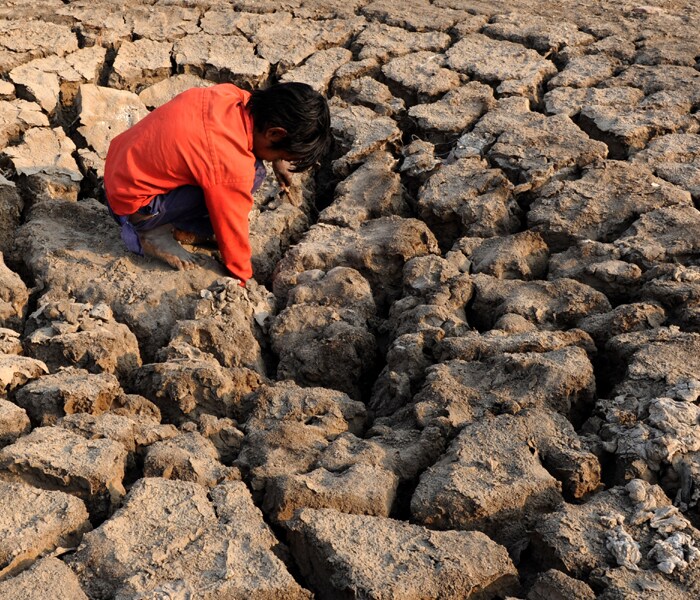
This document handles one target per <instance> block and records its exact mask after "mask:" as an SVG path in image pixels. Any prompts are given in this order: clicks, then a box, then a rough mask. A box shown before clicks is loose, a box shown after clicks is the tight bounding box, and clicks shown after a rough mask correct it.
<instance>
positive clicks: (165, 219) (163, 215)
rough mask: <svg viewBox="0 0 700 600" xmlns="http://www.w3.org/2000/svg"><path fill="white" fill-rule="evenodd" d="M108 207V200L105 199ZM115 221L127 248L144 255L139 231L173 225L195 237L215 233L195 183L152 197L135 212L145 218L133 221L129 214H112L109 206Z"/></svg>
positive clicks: (208, 235)
mask: <svg viewBox="0 0 700 600" xmlns="http://www.w3.org/2000/svg"><path fill="white" fill-rule="evenodd" d="M107 206H109V199H108V200H107ZM109 211H110V213H111V215H112V216H113V217H114V219H115V221H117V223H119V225H121V228H122V230H121V237H122V240H123V241H124V244H125V245H126V247H127V249H128V250H130V251H131V252H135V253H136V254H140V255H141V256H143V248H141V242H140V241H139V236H138V232H139V231H149V230H151V229H155V228H156V227H160V226H161V225H172V226H173V227H175V228H177V229H181V230H182V231H187V232H189V233H194V234H196V235H198V236H205V237H210V236H212V235H214V229H213V227H212V225H211V219H210V218H209V212H208V211H207V205H206V203H205V202H204V192H203V191H202V188H200V187H197V186H196V185H184V186H182V187H179V188H175V189H174V190H172V191H170V192H168V193H167V194H159V195H158V196H154V198H153V200H151V201H150V202H149V203H148V204H146V205H145V206H142V207H141V208H140V209H139V210H137V211H136V214H138V215H142V216H144V217H147V218H145V219H142V220H139V221H138V222H137V223H132V222H131V221H130V220H129V217H128V216H120V215H115V214H114V213H113V212H112V209H111V208H110V209H109Z"/></svg>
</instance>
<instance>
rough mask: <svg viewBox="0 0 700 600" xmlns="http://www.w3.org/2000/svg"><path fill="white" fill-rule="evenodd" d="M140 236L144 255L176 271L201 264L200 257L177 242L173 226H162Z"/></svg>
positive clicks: (141, 233)
mask: <svg viewBox="0 0 700 600" xmlns="http://www.w3.org/2000/svg"><path fill="white" fill-rule="evenodd" d="M138 234H139V240H140V241H141V247H142V248H143V252H144V254H147V255H148V256H154V257H155V258H159V259H160V260H162V261H164V262H166V263H168V264H169V265H170V266H171V267H173V268H174V269H178V270H179V271H186V270H188V269H194V268H195V267H198V266H200V264H201V260H202V258H201V257H200V256H197V255H195V254H192V253H191V252H188V251H187V250H185V249H184V248H183V247H182V246H180V244H178V243H177V242H176V241H175V239H174V238H173V228H172V225H161V226H160V227H155V228H154V229H150V230H148V231H139V232H138Z"/></svg>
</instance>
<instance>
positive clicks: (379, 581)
mask: <svg viewBox="0 0 700 600" xmlns="http://www.w3.org/2000/svg"><path fill="white" fill-rule="evenodd" d="M287 528H288V529H289V535H290V539H291V548H292V553H293V554H294V556H295V558H296V560H297V563H298V564H299V566H300V568H301V571H302V573H304V575H305V576H307V577H309V578H310V581H311V582H312V584H313V585H314V588H315V591H316V593H317V594H318V597H319V598H322V599H330V598H353V597H363V596H367V597H372V596H374V597H377V598H391V597H403V598H410V597H412V596H420V597H421V598H435V599H437V598H454V599H457V598H460V599H467V598H473V599H476V598H479V597H488V596H499V595H508V594H509V593H515V592H516V591H517V590H518V576H517V571H516V570H515V567H514V566H513V563H512V562H511V560H510V558H509V557H508V554H507V552H506V550H505V548H503V547H502V546H499V545H498V544H496V543H495V542H493V541H492V540H490V539H489V538H488V537H486V536H485V535H483V534H482V533H479V532H463V531H460V532H458V531H441V532H436V531H430V530H428V529H425V528H423V527H419V526H417V525H409V524H408V523H402V522H400V521H394V520H392V519H385V518H381V517H369V516H359V515H345V514H342V513H339V512H336V511H334V510H328V509H326V510H313V509H304V510H302V511H301V512H299V513H298V514H297V516H296V518H295V519H294V520H293V521H292V522H291V523H289V524H288V525H287Z"/></svg>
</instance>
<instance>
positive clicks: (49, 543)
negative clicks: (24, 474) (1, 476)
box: [0, 481, 92, 598]
mask: <svg viewBox="0 0 700 600" xmlns="http://www.w3.org/2000/svg"><path fill="white" fill-rule="evenodd" d="M0 498H1V499H2V504H3V506H4V507H5V510H3V511H2V517H0V531H2V536H0V540H1V541H0V579H5V578H7V577H8V576H11V575H15V574H16V573H19V572H20V571H22V569H24V568H26V567H27V566H28V565H30V564H31V563H32V562H34V561H35V560H36V559H37V558H39V557H40V556H42V555H43V554H46V553H48V552H51V551H52V550H54V549H56V548H58V547H63V548H71V547H75V546H76V545H77V544H78V543H79V542H80V538H81V537H82V535H83V534H84V533H85V532H87V531H90V529H92V527H91V526H90V521H88V514H87V511H86V510H85V505H84V504H83V503H82V502H81V501H80V500H78V498H74V497H73V496H70V495H68V494H65V493H63V492H59V491H48V490H41V489H37V488H36V487H32V486H31V485H26V484H24V483H9V482H5V481H2V482H0ZM10 507H11V508H10ZM49 560H51V559H49ZM56 562H58V561H56ZM10 581H13V580H10ZM8 587H9V586H8V584H7V582H0V593H3V594H4V590H5V589H7V588H8ZM3 597H5V598H19V597H20V596H4V595H3Z"/></svg>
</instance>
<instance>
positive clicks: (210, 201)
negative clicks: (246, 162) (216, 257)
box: [204, 178, 253, 281]
mask: <svg viewBox="0 0 700 600" xmlns="http://www.w3.org/2000/svg"><path fill="white" fill-rule="evenodd" d="M251 187H252V182H251V180H250V178H241V179H237V180H234V181H229V182H226V183H222V184H219V185H213V186H209V187H206V188H204V199H205V201H206V203H207V210H208V211H209V217H210V218H211V224H212V226H213V228H214V234H215V235H216V241H217V243H218V245H219V251H220V252H221V259H222V260H223V263H224V265H225V266H226V268H227V269H228V270H229V271H230V272H231V273H232V274H233V275H234V277H237V278H238V279H240V280H242V281H247V280H248V279H250V277H251V276H252V275H253V267H252V264H251V261H250V258H251V249H250V241H249V237H248V236H249V230H248V214H249V213H250V209H251V208H252V207H253V196H252V194H251V193H250V189H251Z"/></svg>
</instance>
